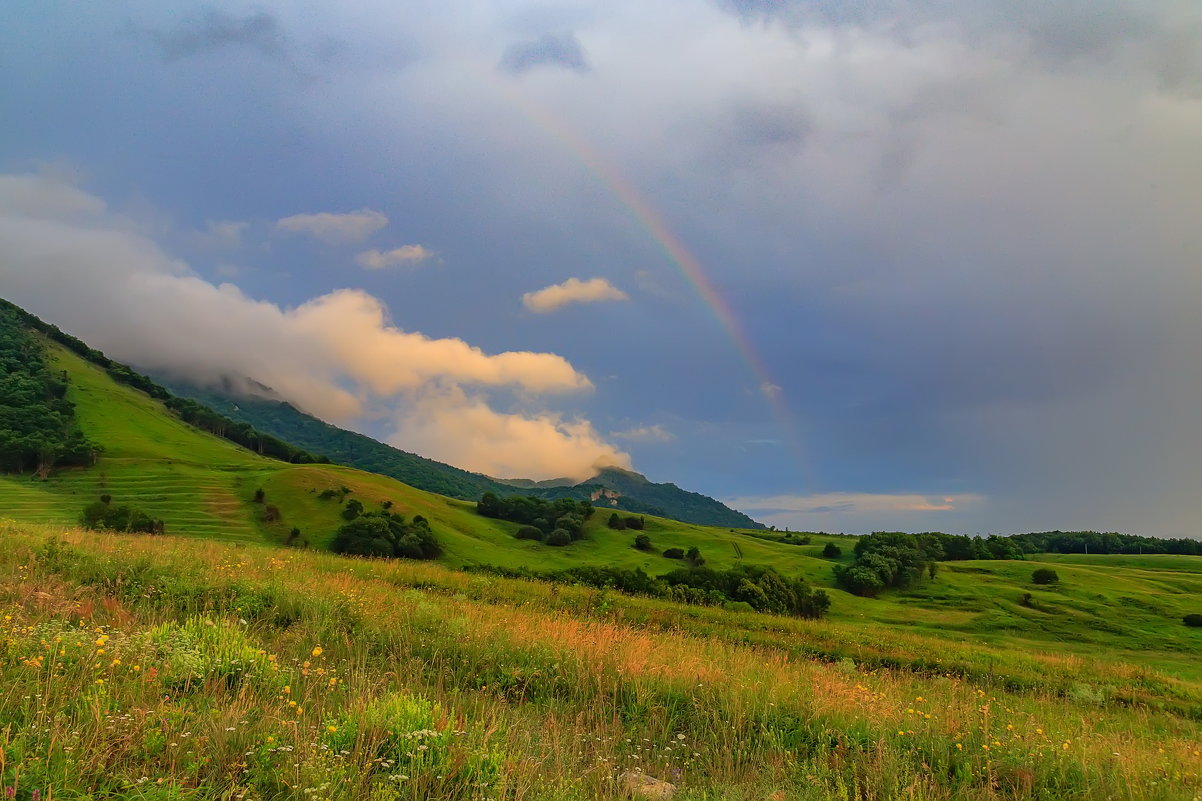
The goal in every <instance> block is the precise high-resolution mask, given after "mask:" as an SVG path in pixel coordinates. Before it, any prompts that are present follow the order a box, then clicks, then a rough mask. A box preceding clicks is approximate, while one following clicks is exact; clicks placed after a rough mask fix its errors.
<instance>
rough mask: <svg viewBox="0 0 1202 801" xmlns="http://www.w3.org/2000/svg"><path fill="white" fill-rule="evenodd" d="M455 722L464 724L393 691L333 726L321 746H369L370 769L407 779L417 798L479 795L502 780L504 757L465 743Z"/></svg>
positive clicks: (341, 748) (459, 717)
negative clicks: (371, 755) (456, 728)
mask: <svg viewBox="0 0 1202 801" xmlns="http://www.w3.org/2000/svg"><path fill="white" fill-rule="evenodd" d="M452 721H454V722H455V724H456V725H457V726H462V725H465V721H464V718H463V716H462V715H461V714H455V711H454V710H446V709H443V708H442V707H441V706H440V705H439V704H437V703H432V702H430V701H428V700H426V699H425V698H422V697H420V696H414V695H409V694H408V693H390V694H388V695H385V696H382V697H379V698H376V699H374V700H373V701H371V702H370V703H369V704H368V705H367V706H366V707H364V708H362V709H361V710H358V711H356V712H355V713H354V714H352V715H349V716H347V717H344V718H342V719H340V720H338V722H337V725H332V726H329V727H328V728H327V730H326V733H325V734H324V735H323V738H322V739H323V741H324V742H323V747H325V748H328V749H329V750H330V751H331V752H333V753H349V752H351V751H354V750H356V749H361V748H365V747H366V748H370V749H371V750H372V753H373V755H374V758H373V759H371V760H370V761H369V762H368V763H367V768H366V770H368V771H371V772H379V773H392V774H400V775H404V776H405V780H406V782H407V785H406V786H408V787H410V788H412V789H413V791H414V797H426V798H430V797H438V798H468V797H473V798H474V797H478V795H479V794H480V793H481V791H482V790H484V789H487V788H489V787H491V786H492V785H494V784H496V782H497V781H498V780H499V779H500V776H501V768H502V765H503V762H504V760H503V755H501V754H499V753H496V752H495V751H493V750H491V749H485V748H484V747H480V746H476V747H470V746H467V745H465V744H464V741H463V739H462V738H460V737H457V736H456V735H457V734H462V733H463V732H457V731H456V730H455V726H452V725H450V724H451V722H452ZM486 739H487V738H486ZM372 797H373V798H377V797H379V798H399V797H400V795H399V794H395V795H391V794H390V795H378V796H377V795H376V794H374V793H373V795H372Z"/></svg>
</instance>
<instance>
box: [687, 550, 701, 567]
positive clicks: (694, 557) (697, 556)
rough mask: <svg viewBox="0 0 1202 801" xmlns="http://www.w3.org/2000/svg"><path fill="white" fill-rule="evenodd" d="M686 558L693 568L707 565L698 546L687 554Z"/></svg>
mask: <svg viewBox="0 0 1202 801" xmlns="http://www.w3.org/2000/svg"><path fill="white" fill-rule="evenodd" d="M684 558H685V559H688V560H689V564H691V565H692V566H693V567H701V566H702V565H704V564H705V557H704V556H702V555H701V551H700V550H698V548H697V546H696V545H694V546H693V547H692V548H689V550H688V551H686V552H685V555H684Z"/></svg>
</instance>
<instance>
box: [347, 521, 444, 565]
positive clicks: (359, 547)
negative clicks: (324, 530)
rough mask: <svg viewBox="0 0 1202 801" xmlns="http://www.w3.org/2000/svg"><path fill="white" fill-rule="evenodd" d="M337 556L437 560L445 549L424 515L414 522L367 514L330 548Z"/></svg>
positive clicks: (352, 522) (349, 525)
mask: <svg viewBox="0 0 1202 801" xmlns="http://www.w3.org/2000/svg"><path fill="white" fill-rule="evenodd" d="M330 547H331V550H333V551H334V553H340V554H347V555H350V556H378V557H383V558H385V559H392V558H397V557H404V558H406V559H436V558H438V557H439V556H441V555H442V545H441V544H440V543H439V542H438V538H437V537H435V536H434V532H433V531H431V530H430V524H429V523H428V522H427V521H426V518H424V517H422V516H421V515H415V516H414V518H413V521H412V522H410V523H406V522H405V518H404V517H402V516H401V515H398V514H394V513H392V512H387V511H383V512H364V513H362V514H360V515H359V516H357V517H356V518H355V519H354V520H351V521H350V522H348V523H345V524H343V526H342V527H341V528H340V529H338V533H337V534H335V535H334V542H333V544H332V545H331V546H330Z"/></svg>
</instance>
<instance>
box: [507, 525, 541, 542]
mask: <svg viewBox="0 0 1202 801" xmlns="http://www.w3.org/2000/svg"><path fill="white" fill-rule="evenodd" d="M513 536H515V537H517V538H518V539H519V540H535V541H536V542H542V540H543V537H544V536H546V535H545V534H543V532H542V530H540V529H537V528H535V527H534V526H522V527H521V528H519V529H518V530H517V533H516V534H514V535H513Z"/></svg>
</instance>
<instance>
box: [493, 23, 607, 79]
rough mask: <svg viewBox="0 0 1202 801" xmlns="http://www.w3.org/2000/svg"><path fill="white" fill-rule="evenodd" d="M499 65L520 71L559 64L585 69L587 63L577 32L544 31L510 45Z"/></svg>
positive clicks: (505, 68)
mask: <svg viewBox="0 0 1202 801" xmlns="http://www.w3.org/2000/svg"><path fill="white" fill-rule="evenodd" d="M499 66H500V68H501V69H503V70H505V71H506V72H510V73H513V74H515V75H520V74H521V73H523V72H528V71H529V70H532V69H534V68H536V67H561V68H563V69H569V70H572V71H573V72H588V71H589V69H590V68H589V63H588V59H587V58H585V55H584V48H582V47H581V46H580V40H579V39H577V38H576V34H574V33H571V32H570V31H569V32H564V33H545V34H543V35H542V36H540V37H538V38H537V39H531V40H529V41H525V42H517V43H515V44H512V45H510V46H509V48H508V49H507V50H506V51H505V55H503V56H502V57H501V63H500V65H499Z"/></svg>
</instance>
